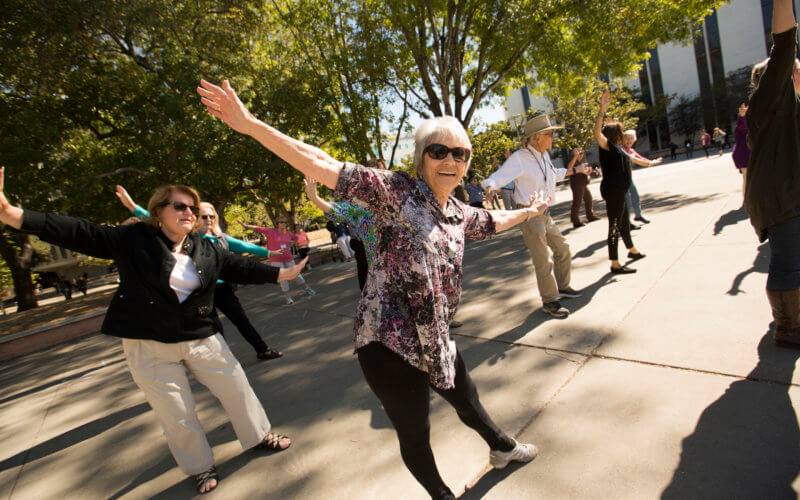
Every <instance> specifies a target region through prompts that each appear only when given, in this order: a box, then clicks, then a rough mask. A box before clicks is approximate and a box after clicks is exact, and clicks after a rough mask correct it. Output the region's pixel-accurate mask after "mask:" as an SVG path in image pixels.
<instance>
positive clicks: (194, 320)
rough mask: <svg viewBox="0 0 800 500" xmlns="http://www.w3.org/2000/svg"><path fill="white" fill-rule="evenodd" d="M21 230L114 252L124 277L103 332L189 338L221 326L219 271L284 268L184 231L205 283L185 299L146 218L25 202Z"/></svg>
mask: <svg viewBox="0 0 800 500" xmlns="http://www.w3.org/2000/svg"><path fill="white" fill-rule="evenodd" d="M20 231H21V232H24V233H29V234H33V235H36V236H37V237H39V238H40V239H41V240H43V241H46V242H48V243H52V244H54V245H59V246H61V247H64V248H68V249H70V250H74V251H76V252H80V253H83V254H86V255H91V256H93V257H98V258H102V259H114V261H115V262H116V264H117V267H118V269H119V279H120V285H119V289H118V290H117V293H115V294H114V297H113V299H112V300H111V305H109V307H108V312H107V313H106V317H105V320H104V321H103V327H102V332H103V333H106V334H108V335H113V336H115V337H123V338H130V339H149V340H157V341H159V342H167V343H174V342H184V341H188V340H197V339H202V338H205V337H209V336H211V335H214V334H215V333H216V332H218V331H219V328H218V324H217V323H216V320H215V319H214V317H212V315H211V312H212V311H213V310H214V288H215V286H216V283H217V279H223V280H225V281H227V282H230V283H276V282H277V280H278V272H279V269H278V268H276V267H272V266H267V265H264V264H262V263H260V262H258V261H255V260H251V259H247V258H245V257H242V256H240V255H236V254H233V253H231V252H230V251H228V250H225V249H223V248H220V247H219V246H217V245H215V244H214V243H213V242H212V241H211V240H209V239H207V238H203V237H202V236H201V235H199V234H196V233H195V234H191V235H189V236H187V237H186V240H185V242H184V246H183V248H184V251H185V252H186V253H187V254H188V255H189V256H190V257H191V258H192V261H193V262H194V265H195V267H196V268H197V274H198V277H199V278H200V283H201V286H200V288H198V289H197V290H195V291H194V292H192V294H191V295H190V296H189V297H187V298H186V300H184V301H183V302H182V303H180V302H178V297H177V295H175V292H174V291H173V290H172V288H170V286H169V277H170V273H171V272H172V269H173V268H174V267H175V258H174V257H173V256H172V252H171V251H170V247H169V246H168V244H170V243H171V242H169V240H168V239H167V238H166V237H165V236H164V234H163V233H162V232H161V231H158V230H157V229H155V228H154V227H153V226H151V225H150V224H148V223H144V222H140V223H138V224H133V225H130V226H106V225H101V224H94V223H92V222H89V221H87V220H84V219H78V218H75V217H67V216H63V215H56V214H44V213H41V212H35V211H32V210H25V212H24V218H23V222H22V228H21V229H20Z"/></svg>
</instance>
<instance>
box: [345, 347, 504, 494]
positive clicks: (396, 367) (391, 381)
mask: <svg viewBox="0 0 800 500" xmlns="http://www.w3.org/2000/svg"><path fill="white" fill-rule="evenodd" d="M358 362H359V363H360V364H361V370H362V371H363V372H364V378H365V379H366V380H367V384H369V387H370V389H372V392H374V393H375V395H376V396H378V399H380V401H381V403H383V408H384V409H385V410H386V414H387V415H388V416H389V419H390V420H391V421H392V425H394V428H395V430H396V431H397V438H398V440H399V441H400V455H401V456H402V457H403V462H405V464H406V467H408V470H409V471H411V474H413V475H414V478H416V480H417V481H418V482H419V483H420V484H421V485H422V486H423V487H424V488H425V489H426V490H427V491H428V493H429V494H430V495H431V497H432V498H455V497H453V492H452V491H450V489H449V488H448V487H447V485H446V484H444V481H442V477H441V476H440V475H439V471H438V469H437V468H436V461H435V460H434V458H433V451H432V450H431V442H430V441H431V440H430V420H429V419H428V413H429V412H430V388H431V387H433V386H431V385H430V383H429V382H428V374H427V373H425V372H423V371H421V370H418V369H417V368H414V367H413V366H411V365H410V364H408V362H406V361H405V360H404V359H403V358H401V357H400V356H398V355H397V354H395V353H394V352H392V351H391V350H389V349H388V348H387V347H386V346H384V345H383V344H381V343H380V342H372V343H370V344H368V345H366V346H364V347H362V348H360V349H359V350H358ZM433 390H434V391H436V392H437V393H438V394H439V395H440V396H442V398H444V400H445V401H447V402H448V403H450V404H451V405H452V406H453V407H454V408H455V409H456V412H457V413H458V418H460V419H461V421H462V422H464V423H465V424H466V425H467V426H469V427H470V428H472V429H474V430H475V431H476V432H477V433H478V434H480V435H481V437H482V438H483V439H484V441H486V443H487V444H488V445H489V447H490V448H491V449H493V450H500V451H510V450H511V449H513V448H514V446H515V445H516V442H515V441H514V440H513V439H511V438H510V437H509V436H508V435H506V433H504V432H503V431H501V430H500V429H499V428H498V427H497V425H495V423H494V422H492V419H491V418H490V417H489V415H488V414H487V413H486V410H485V409H484V408H483V406H482V405H481V402H480V400H479V399H478V390H477V388H476V387H475V384H474V383H473V382H472V379H471V378H470V377H469V374H468V373H467V369H466V367H465V366H464V360H463V359H462V358H461V353H460V352H459V353H458V356H457V357H456V377H455V387H454V388H453V389H447V390H443V389H438V388H436V387H433Z"/></svg>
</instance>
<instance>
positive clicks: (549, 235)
mask: <svg viewBox="0 0 800 500" xmlns="http://www.w3.org/2000/svg"><path fill="white" fill-rule="evenodd" d="M519 228H520V230H521V231H522V238H523V240H525V245H526V246H527V247H528V251H529V252H530V254H531V260H533V268H534V270H535V272H536V284H537V285H538V286H539V294H540V295H541V296H542V302H544V303H548V302H554V301H556V300H558V290H559V289H564V288H566V287H568V286H569V282H570V278H571V270H572V254H570V252H569V245H568V244H567V239H566V238H564V236H563V235H562V234H561V231H559V230H558V226H556V224H555V222H553V218H552V217H550V213H549V212H547V213H544V214H542V215H537V216H536V217H533V218H531V220H529V221H527V222H523V223H522V224H520V225H519ZM551 249H552V259H551V257H550V250H551ZM554 270H555V273H554Z"/></svg>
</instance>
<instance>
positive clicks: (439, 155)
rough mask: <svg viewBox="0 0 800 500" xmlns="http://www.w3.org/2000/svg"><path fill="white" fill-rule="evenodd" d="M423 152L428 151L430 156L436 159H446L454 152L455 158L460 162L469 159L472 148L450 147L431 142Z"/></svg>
mask: <svg viewBox="0 0 800 500" xmlns="http://www.w3.org/2000/svg"><path fill="white" fill-rule="evenodd" d="M423 152H425V153H428V156H430V157H431V158H433V159H434V160H444V159H445V158H447V155H448V154H450V153H452V154H453V159H454V160H455V161H459V162H466V161H468V160H469V155H470V150H469V149H467V148H448V147H447V146H445V145H444V144H431V145H430V146H428V147H427V148H425V149H424V150H423Z"/></svg>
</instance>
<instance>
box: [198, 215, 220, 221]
mask: <svg viewBox="0 0 800 500" xmlns="http://www.w3.org/2000/svg"><path fill="white" fill-rule="evenodd" d="M200 218H201V219H203V220H214V219H216V218H217V216H216V215H201V216H200Z"/></svg>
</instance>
